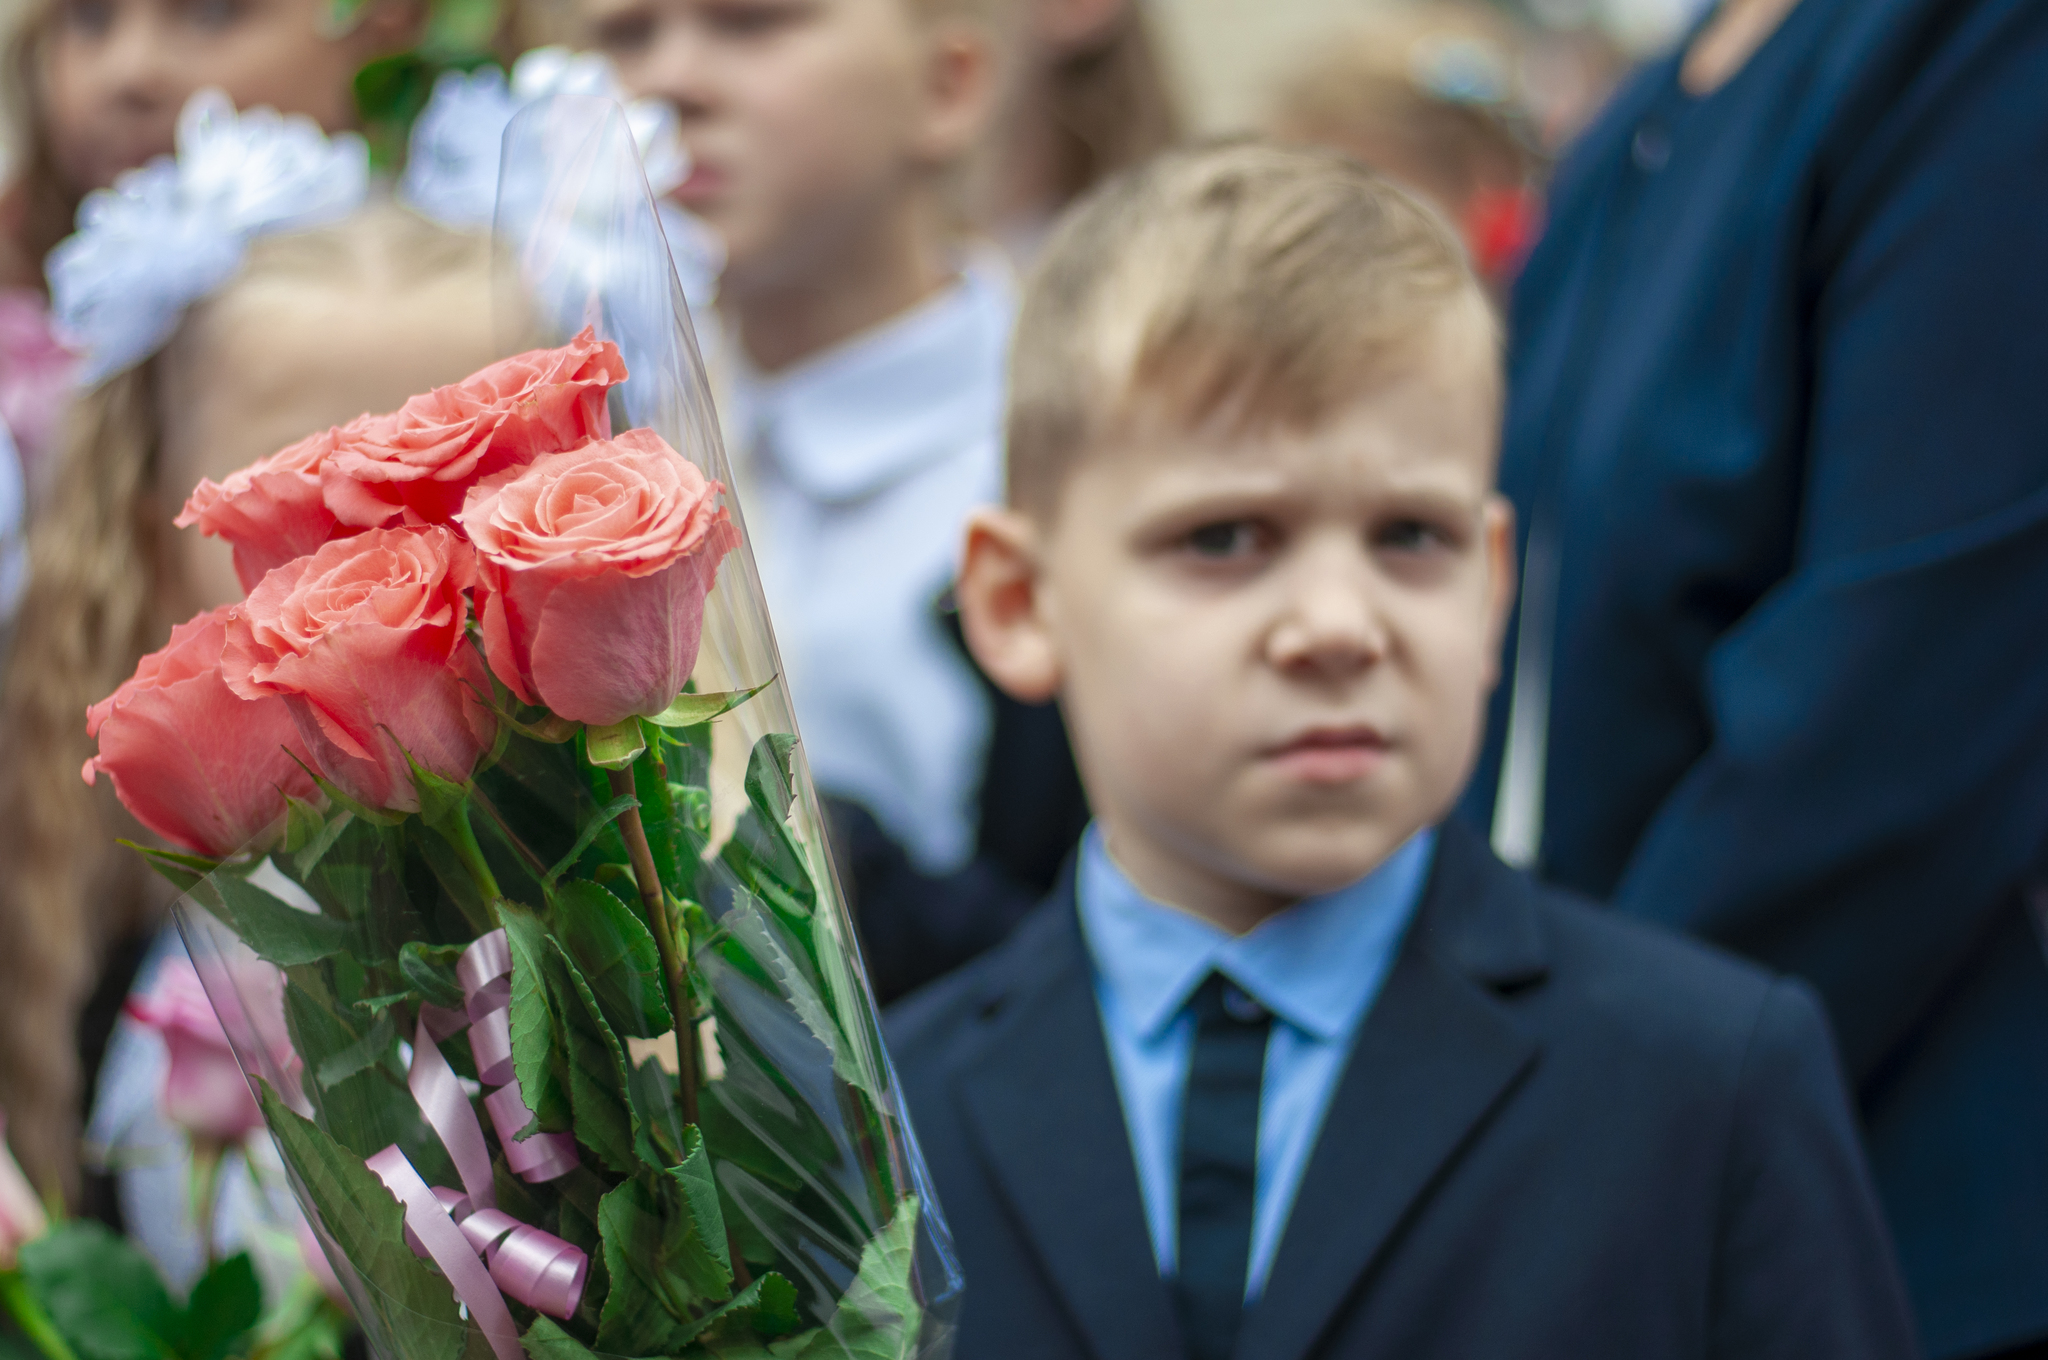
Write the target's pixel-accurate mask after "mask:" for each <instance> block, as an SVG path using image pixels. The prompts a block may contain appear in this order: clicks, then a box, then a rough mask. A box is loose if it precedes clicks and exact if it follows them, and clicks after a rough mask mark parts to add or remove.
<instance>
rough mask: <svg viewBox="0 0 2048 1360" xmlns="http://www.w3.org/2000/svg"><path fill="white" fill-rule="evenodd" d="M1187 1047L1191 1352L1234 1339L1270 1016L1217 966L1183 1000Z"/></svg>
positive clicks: (1184, 1299)
mask: <svg viewBox="0 0 2048 1360" xmlns="http://www.w3.org/2000/svg"><path fill="white" fill-rule="evenodd" d="M1188 1008H1189V1009H1190V1010H1192V1011H1193V1012H1194V1014H1195V1052H1194V1059H1193V1061H1192V1062H1190V1063H1189V1065H1188V1090H1187V1102H1186V1105H1185V1106H1184V1108H1183V1110H1182V1114H1181V1125H1180V1250H1179V1268H1178V1271H1177V1276H1176V1278H1175V1280H1174V1303H1175V1306H1176V1307H1177V1309H1178V1310H1179V1313H1180V1330H1181V1335H1182V1336H1183V1337H1185V1338H1186V1340H1187V1346H1188V1355H1189V1356H1190V1357H1191V1360H1226V1357H1228V1356H1229V1355H1230V1352H1231V1350H1232V1348H1233V1347H1234V1346H1235V1345H1236V1344H1237V1326H1238V1322H1239V1319H1240V1317H1241V1316H1242V1314H1243V1312H1244V1286H1245V1276H1246V1273H1247V1270H1248V1268H1249V1266H1250V1262H1251V1252H1252V1192H1253V1189H1254V1187H1255V1185H1256V1183H1257V1175H1258V1161H1259V1082H1260V1079H1261V1078H1262V1077H1263V1076H1264V1074H1265V1069H1266V1035H1267V1033H1268V1032H1269V1031H1270V1030H1271V1029H1272V1026H1273V1021H1272V1017H1271V1016H1270V1015H1268V1014H1267V1013H1266V1010H1265V1008H1264V1007H1262V1006H1260V1005H1259V1003H1258V1002H1256V1001H1254V1000H1252V998H1251V997H1250V996H1248V995H1246V994H1245V993H1244V992H1243V991H1242V990H1240V989H1239V988H1238V987H1237V985H1236V984H1235V983H1232V982H1229V981H1226V980H1225V979H1224V977H1223V975H1222V974H1221V973H1211V974H1210V975H1209V977H1208V980H1207V981H1205V982H1203V983H1202V985H1201V987H1199V988H1198V989H1197V990H1196V992H1195V994H1194V996H1193V997H1192V998H1191V999H1190V1000H1189V1002H1188Z"/></svg>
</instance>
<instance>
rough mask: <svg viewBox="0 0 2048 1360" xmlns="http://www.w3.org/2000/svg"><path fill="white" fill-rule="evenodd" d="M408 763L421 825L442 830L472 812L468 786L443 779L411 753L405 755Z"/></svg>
mask: <svg viewBox="0 0 2048 1360" xmlns="http://www.w3.org/2000/svg"><path fill="white" fill-rule="evenodd" d="M401 749H402V748H401ZM405 763H406V764H408V765H410V766H411V767H412V787H413V791H414V792H415V793H417V794H418V795H419V799H420V820H421V821H423V822H425V823H426V824H427V825H428V826H442V825H445V824H446V823H449V822H452V821H453V820H454V819H455V818H457V817H460V816H463V815H464V814H465V813H466V812H467V811H468V810H469V788H468V786H467V785H464V784H457V783H455V782H454V781H453V780H449V779H443V778H442V777H441V776H440V775H438V774H435V773H434V772H433V771H432V770H430V769H428V768H427V767H426V766H424V765H422V764H420V763H419V762H418V761H417V760H414V759H413V758H412V752H410V751H407V752H406V753H405Z"/></svg>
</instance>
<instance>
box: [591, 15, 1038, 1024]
mask: <svg viewBox="0 0 2048 1360" xmlns="http://www.w3.org/2000/svg"><path fill="white" fill-rule="evenodd" d="M581 3H582V7H583V10H584V15H585V18H586V21H587V22H588V25H589V28H590V32H591V35H592V39H593V41H594V42H595V43H596V45H597V46H598V47H599V48H600V49H601V50H603V51H604V52H605V53H606V54H607V55H609V56H610V57H611V59H612V60H613V62H614V64H615V65H616V66H617V68H618V71H619V75H620V78H621V80H622V81H623V83H624V84H625V85H626V86H627V88H628V89H630V90H631V91H632V92H633V93H634V94H635V95H640V96H648V97H654V98H661V99H666V100H668V101H670V102H671V103H672V104H673V105H674V106H675V108H676V110H677V112H678V113H679V115H680V116H681V122H682V130H683V135H684V139H685V141H686V142H687V144H688V147H689V151H690V156H691V163H692V170H691V173H690V176H689V178H688V179H687V180H686V181H685V182H684V183H683V185H682V186H681V187H680V188H679V189H678V190H677V191H676V197H677V199H678V200H679V201H680V202H681V203H682V205H683V206H684V207H685V208H688V209H689V210H690V211H691V212H693V213H695V214H696V215H697V216H698V217H699V218H700V219H701V220H702V221H704V222H705V223H706V224H707V225H708V226H710V227H711V228H712V230H714V231H715V232H716V233H717V234H718V235H719V237H720V238H721V240H722V241H723V244H724V246H725V252H726V262H725V268H724V272H723V274H722V276H721V278H720V281H719V298H718V312H719V317H720V320H721V322H722V323H723V332H724V334H723V342H724V343H723V344H722V345H721V349H722V351H723V352H724V353H725V354H726V355H727V356H729V359H730V362H729V363H728V364H727V365H726V367H727V369H728V370H729V372H728V373H727V375H726V376H727V377H728V378H729V382H728V384H727V386H728V391H727V392H726V393H725V394H724V395H725V396H726V397H727V398H728V401H727V406H728V411H727V415H728V421H727V424H728V429H729V431H730V432H731V436H732V440H731V442H732V446H733V447H732V452H733V457H734V462H735V466H736V468H737V469H738V472H739V480H740V483H741V488H740V489H741V499H742V501H743V502H744V504H745V506H746V510H747V517H748V527H749V528H750V529H751V530H752V531H753V533H754V545H755V551H756V553H757V554H758V560H759V563H760V568H761V580H762V585H763V587H764V588H765V589H766V592H767V595H768V602H769V605H770V607H771V609H772V610H773V611H774V615H775V631H776V637H777V641H778V642H779V643H780V646H781V651H782V657H783V661H784V664H785V666H786V667H787V669H788V675H789V683H790V689H791V693H792V696H793V698H794V700H795V702H796V709H797V716H798V719H799V721H800V723H801V724H802V731H803V737H804V750H805V753H806V757H807V759H808V760H809V763H810V766H811V769H812V772H813V773H814V775H815V776H816V778H817V780H818V784H819V787H820V788H821V789H822V790H823V791H824V792H825V793H826V794H828V795H832V796H834V797H835V799H836V800H838V802H837V806H836V807H835V809H834V810H835V822H836V823H837V825H836V826H835V831H837V832H838V833H840V834H839V835H837V836H835V839H836V840H838V841H839V842H840V844H839V845H838V846H837V849H838V851H839V856H840V859H841V862H842V867H843V868H845V869H846V870H848V873H847V877H848V878H849V879H850V880H851V886H853V887H854V888H855V889H856V894H857V897H858V906H859V910H860V913H861V925H862V929H863V933H864V934H865V935H866V937H867V941H868V945H869V950H868V953H869V962H870V964H871V966H872V967H873V968H874V970H875V974H876V980H877V983H878V985H879V986H880V987H881V989H882V990H883V991H884V992H885V994H887V993H892V992H894V991H898V990H902V989H903V988H904V987H905V986H906V985H907V984H908V983H910V982H915V981H922V980H924V979H925V978H928V977H931V976H935V975H936V974H937V973H938V972H939V971H942V970H943V968H944V967H946V966H949V965H950V964H952V963H955V962H958V961H959V958H960V957H963V956H964V953H965V952H971V951H972V949H973V948H975V947H978V945H979V944H982V943H987V942H990V941H992V940H993V939H994V938H999V937H1000V934H1001V932H1002V930H1003V929H1005V928H1007V926H1008V925H1009V924H1011V923H1013V922H1014V920H1015V918H1016V916H1017V915H1021V914H1022V911H1023V910H1024V909H1027V908H1028V907H1029V906H1030V904H1031V902H1032V901H1033V900H1035V899H1036V897H1037V893H1038V891H1039V890H1042V889H1039V890H1032V891H1028V892H1013V893H1011V894H1009V895H1008V897H1007V898H1006V897H1005V896H1004V894H1003V893H1002V892H1001V891H1000V890H999V884H998V882H997V880H996V878H995V877H993V876H990V875H977V874H975V873H972V872H969V873H967V874H966V875H965V876H964V877H963V878H961V879H959V880H957V881H956V882H955V883H954V884H952V885H949V886H951V887H955V888H957V887H959V886H961V884H962V883H968V882H971V883H973V884H976V885H977V886H980V887H984V888H988V889H990V890H991V891H992V892H993V895H994V897H995V898H996V899H997V900H995V901H994V902H990V901H987V900H976V901H974V902H972V903H963V902H962V901H961V900H960V899H959V897H958V895H957V894H954V893H949V894H948V895H947V897H946V900H945V903H944V905H945V906H946V908H947V910H946V912H945V913H944V915H945V916H946V917H947V918H948V919H946V920H943V921H937V922H929V923H927V922H922V921H921V920H920V919H919V913H920V912H921V910H922V909H923V908H924V907H925V906H926V905H927V903H928V901H929V900H930V894H931V891H932V889H933V888H934V886H935V876H940V875H956V874H959V873H960V871H961V870H962V866H963V865H965V864H967V863H968V862H969V861H970V860H971V859H973V858H974V856H975V854H976V852H977V849H981V850H983V851H984V852H985V851H986V850H987V848H988V847H987V846H986V844H985V843H984V844H982V845H979V846H978V845H977V840H978V832H979V830H980V828H981V827H982V826H983V825H985V824H987V822H988V821H989V818H988V817H987V816H986V815H985V813H986V812H988V811H989V809H985V808H983V807H981V806H979V801H980V798H979V796H980V795H981V793H982V791H983V790H984V788H986V789H988V790H989V791H990V792H991V793H994V794H998V795H999V794H1000V791H1001V788H1002V787H1003V786H1004V785H1005V783H1006V782H1009V781H1008V780H1007V778H1006V776H1005V775H1004V774H1003V773H1001V772H988V773H986V774H985V769H984V757H985V754H986V753H988V752H990V751H991V748H1003V747H1006V746H1007V745H1010V743H1006V742H1004V741H1003V734H1002V733H999V732H992V727H993V716H992V713H991V705H990V699H989V696H988V694H987V692H986V690H985V688H984V686H983V685H982V683H981V682H980V680H979V679H978V678H977V677H976V675H975V674H974V670H973V667H972V666H971V664H970V663H969V662H968V660H967V658H966V656H965V655H964V654H963V653H962V652H961V650H960V648H959V646H958V645H957V643H956V642H955V641H954V639H953V638H952V637H951V636H950V635H949V633H948V632H947V630H946V628H945V626H944V624H943V621H942V618H941V615H940V612H939V609H938V601H939V599H940V597H941V596H942V595H943V594H944V593H945V591H946V589H947V587H948V586H949V585H950V584H951V582H952V579H953V574H954V571H955V568H956V566H957V562H956V558H957V554H958V551H959V542H960V537H959V535H960V527H961V525H962V523H963V522H964V521H965V519H966V516H967V514H968V512H969V511H970V510H972V509H973V508H974V507H975V506H976V505H979V504H983V503H985V502H987V501H989V500H991V499H993V498H994V497H995V496H996V495H998V494H999V487H1000V485H1001V475H1002V474H1001V468H1002V451H1001V425H1002V410H1003V369H1004V364H1005V362H1006V358H1007V353H1008V341H1009V331H1010V324H1011V321H1012V319H1013V315H1014V310H1015V301H1014V297H1013V290H1012V284H1011V281H1010V280H1009V278H1008V277H1007V275H1006V273H1005V271H1004V268H1003V266H1001V265H1000V264H999V263H998V262H997V261H996V259H995V257H994V256H993V255H992V254H991V253H989V252H986V251H984V252H983V253H982V254H981V255H979V256H976V255H975V254H973V253H971V252H968V251H965V250H963V249H962V248H961V246H962V243H961V241H960V240H959V238H958V235H957V233H956V232H955V230H954V228H953V217H952V214H951V213H950V211H949V205H948V202H947V193H946V188H947V185H946V181H947V178H948V177H949V175H950V174H951V173H952V171H953V170H954V169H955V167H956V166H957V165H958V163H959V162H960V161H961V160H962V158H963V157H964V156H965V155H966V154H967V152H968V151H969V150H970V149H971V148H972V146H973V145H974V143H975V140H976V138H977V136H978V135H979V133H980V131H981V128H982V126H983V123H984V121H985V118H986V115H987V110H988V104H989V100H990V94H991V89H992V85H993V79H994V72H993V62H994V58H993V53H992V46H991V31H990V27H989V23H988V18H987V16H986V14H984V13H983V11H984V10H985V9H987V8H990V7H992V3H993V0H581ZM1041 745H1047V744H1046V743H1041ZM1049 747H1050V754H1051V757H1052V758H1053V759H1054V760H1057V761H1059V762H1062V763H1063V762H1064V761H1065V751H1064V742H1063V741H1061V740H1059V739H1058V738H1057V737H1055V738H1054V740H1053V741H1052V742H1051V743H1049ZM856 808H857V809H858V810H855V809H856ZM1071 834H1072V832H1071V826H1068V827H1063V828H1062V830H1061V832H1060V833H1059V834H1058V836H1057V837H1056V838H1055V839H1054V840H1053V843H1052V845H1051V853H1050V856H1049V857H1044V858H1047V859H1048V860H1049V862H1048V863H1047V865H1046V869H1045V871H1044V872H1043V874H1042V877H1041V883H1042V882H1043V881H1046V880H1048V879H1049V878H1050V870H1051V867H1052V865H1054V864H1056V863H1057V861H1058V856H1059V855H1060V854H1061V853H1062V852H1063V849H1064V844H1063V842H1064V841H1065V840H1066V839H1068V838H1070V837H1071ZM979 839H981V840H982V841H984V842H985V841H986V837H981V838H979ZM906 918H907V919H906ZM927 926H929V927H931V928H929V929H927V928H926V927H927ZM983 926H986V927H987V929H986V930H984V929H982V927H983ZM941 936H943V937H944V938H941Z"/></svg>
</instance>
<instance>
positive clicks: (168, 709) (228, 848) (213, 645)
mask: <svg viewBox="0 0 2048 1360" xmlns="http://www.w3.org/2000/svg"><path fill="white" fill-rule="evenodd" d="M228 608H229V607H228V606H223V607H221V608H219V609H214V610H210V611H208V612H207V613H204V614H201V615H199V616H198V617H197V618H194V619H190V620H188V621H186V622H184V623H181V624H179V625H178V626H177V627H176V628H173V629H172V630H171V640H170V641H169V642H168V643H166V644H165V645H164V647H163V648H162V650H160V651H155V652H151V653H150V654H149V655H148V656H145V657H144V658H142V663H141V664H140V665H139V666H137V667H136V668H135V674H134V675H133V676H132V677H131V678H129V679H128V680H127V681H126V682H124V683H123V684H122V686H121V687H120V688H119V689H117V690H115V691H114V692H113V693H112V694H110V695H109V696H107V697H106V698H104V699H102V700H100V701H99V702H98V703H96V704H94V705H93V706H92V707H91V708H89V709H87V710H86V713H85V730H86V734H87V735H88V736H91V737H95V738H97V739H98V741H99V748H100V749H99V754H98V755H95V756H94V757H93V758H92V759H90V760H88V761H86V762H85V769H84V770H83V771H82V773H83V774H84V776H85V782H86V783H88V784H91V783H95V782H97V779H98V777H99V776H100V775H103V774H104V775H106V776H108V777H109V778H111V779H112V780H113V781H114V794H115V796H116V797H118V798H119V799H120V800H121V802H122V804H123V805H124V806H126V807H127V809H128V810H129V811H130V812H132V813H134V814H135V819H136V820H137V821H139V822H141V823H142V824H143V825H144V826H146V827H148V828H149V829H150V830H151V831H154V832H156V834H157V835H159V836H162V837H163V838H164V839H165V840H167V841H171V842H174V843H176V844H178V845H181V846H183V847H185V848H186V849H187V850H196V851H198V852H199V853H200V854H203V855H225V854H228V853H230V852H232V851H235V850H238V849H240V848H241V847H242V846H244V845H246V844H248V843H249V842H250V841H252V840H254V839H255V838H256V837H258V836H260V835H262V834H263V832H264V831H265V830H266V829H267V828H268V827H269V826H270V825H271V824H272V823H274V822H275V821H277V819H278V818H280V817H282V816H283V815H284V799H285V795H286V794H287V793H289V794H292V795H294V796H296V797H299V798H307V799H313V798H318V797H319V791H318V789H317V788H316V787H315V786H314V783H313V780H312V778H311V777H310V776H309V775H308V774H307V773H306V771H305V769H304V767H302V766H301V765H300V764H299V763H298V762H299V761H300V760H308V759H309V756H308V753H307V749H306V743H305V741H304V740H303V739H302V738H301V737H300V736H299V729H298V726H297V724H296V723H294V722H293V721H292V715H291V713H290V712H289V711H288V710H287V709H286V708H285V706H284V703H283V701H282V700H279V699H274V698H270V697H268V696H261V695H259V696H257V698H256V699H255V700H254V701H253V702H252V701H251V700H249V699H244V698H242V697H240V696H238V695H236V694H235V693H234V692H233V691H231V690H230V689H229V688H228V686H227V684H226V682H225V681H223V680H222V678H221V649H222V647H223V645H224V644H225V642H226V640H227V616H228ZM294 756H297V758H298V759H297V760H294V759H293V757H294Z"/></svg>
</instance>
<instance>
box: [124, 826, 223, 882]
mask: <svg viewBox="0 0 2048 1360" xmlns="http://www.w3.org/2000/svg"><path fill="white" fill-rule="evenodd" d="M115 843H116V844H117V845H125V846H127V847H128V848H129V849H130V850H133V851H134V852H135V853H136V854H138V855H141V856H142V858H143V860H144V861H145V862H147V863H148V865H149V867H150V868H152V869H154V870H156V871H157V873H158V874H160V875H162V876H163V878H164V879H165V880H166V881H167V882H169V883H170V885H171V886H172V887H174V888H176V889H177V890H178V891H179V892H181V893H188V892H191V891H192V889H194V888H196V887H197V886H199V883H200V880H202V879H204V878H205V877H206V876H207V875H208V874H210V873H212V872H214V870H216V869H218V868H220V861H219V860H213V859H207V858H206V857H205V856H204V855H186V854H180V853H179V852H178V851H176V850H160V849H158V848H157V847H156V846H154V845H142V844H139V843H137V842H135V841H131V840H123V839H120V838H118V837H117V838H116V839H115Z"/></svg>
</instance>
